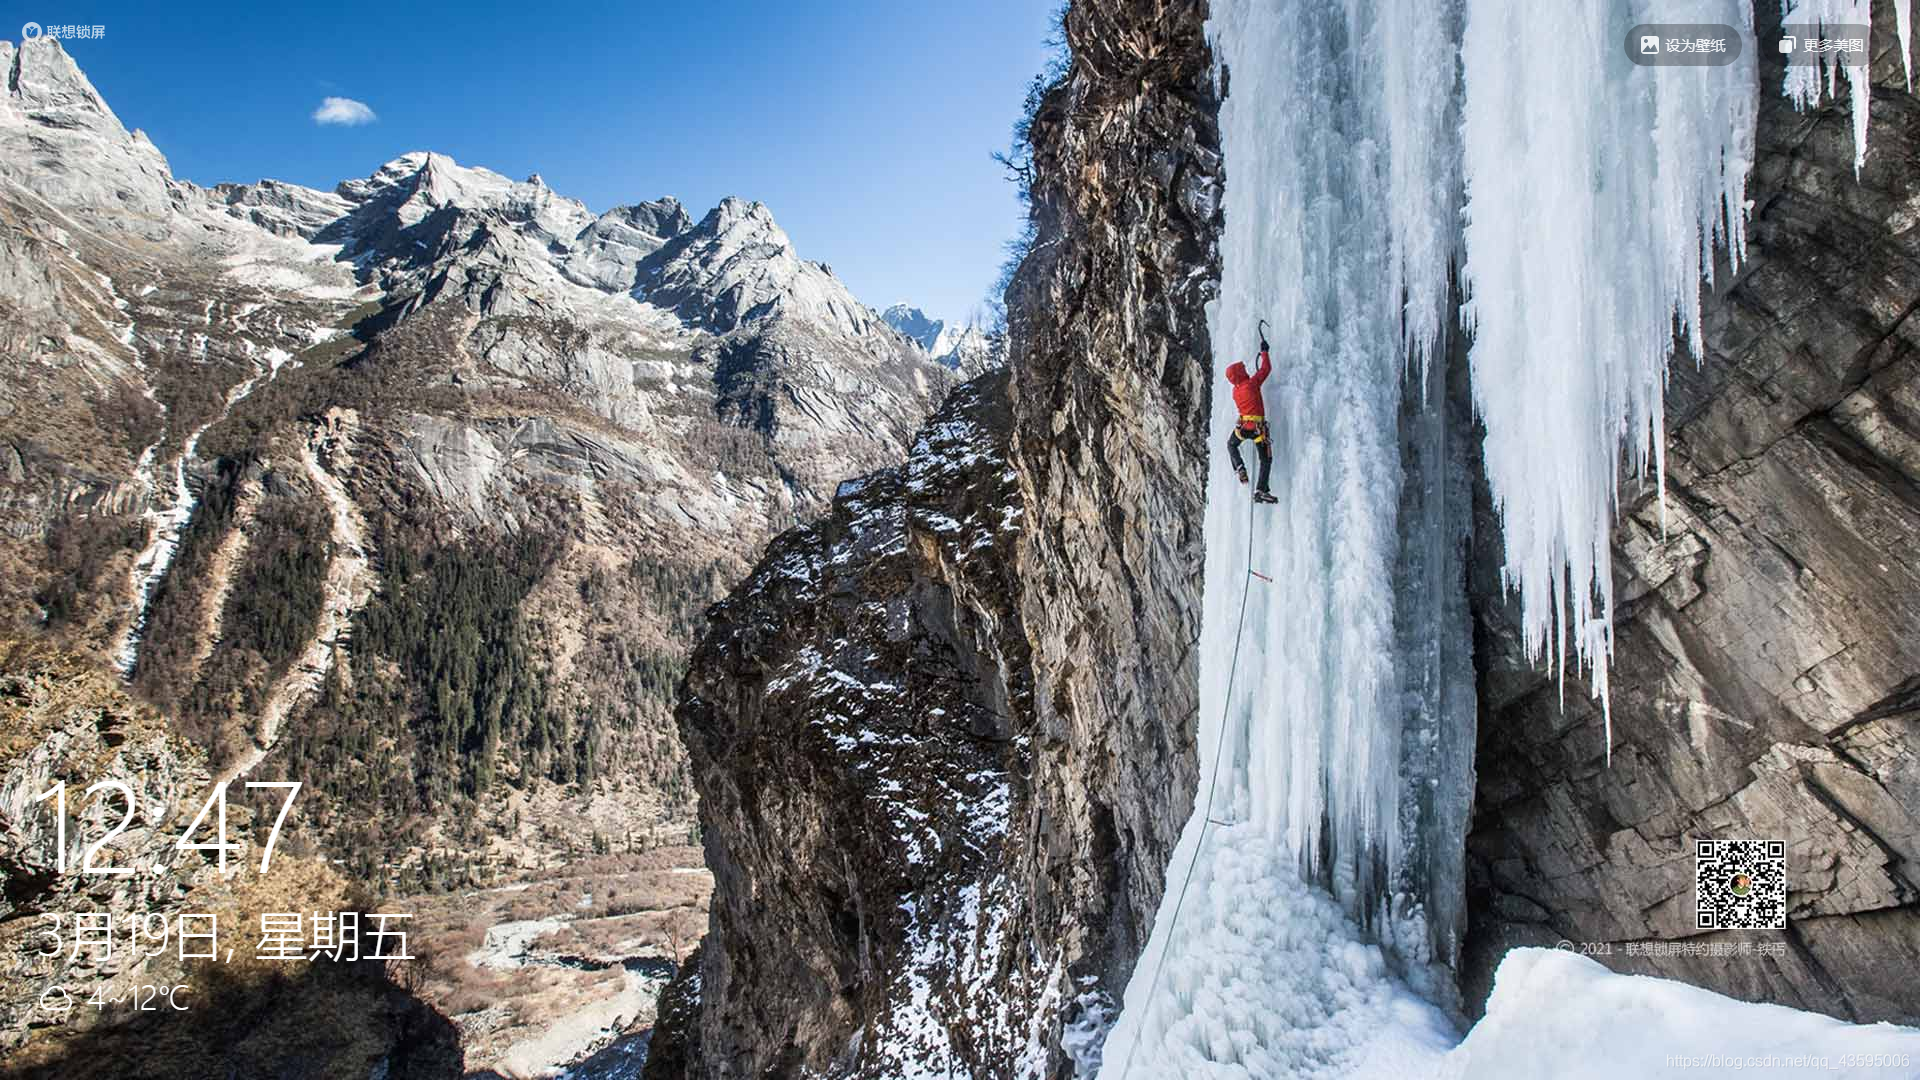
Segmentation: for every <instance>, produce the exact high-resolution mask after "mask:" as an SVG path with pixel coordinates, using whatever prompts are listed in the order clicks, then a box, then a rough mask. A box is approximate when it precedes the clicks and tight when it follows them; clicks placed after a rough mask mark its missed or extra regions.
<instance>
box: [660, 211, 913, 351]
mask: <svg viewBox="0 0 1920 1080" xmlns="http://www.w3.org/2000/svg"><path fill="white" fill-rule="evenodd" d="M634 294H635V295H636V296H639V297H640V298H642V299H644V300H647V301H649V302H651V303H653V304H655V305H657V306H659V307H662V308H665V309H668V310H671V311H673V312H675V313H676V314H678V315H679V316H680V317H681V318H682V319H684V320H686V321H687V322H689V323H692V324H695V325H699V326H704V327H706V328H708V329H710V330H714V331H716V332H719V333H726V332H728V331H730V330H733V329H735V328H736V327H738V326H740V325H741V324H742V323H747V322H753V321H757V320H760V319H766V318H772V317H775V316H778V315H790V316H793V317H796V318H800V319H803V320H805V321H807V322H812V323H815V324H817V325H821V326H827V327H832V328H836V329H839V330H841V331H844V332H846V333H849V334H865V333H867V332H869V331H870V330H871V329H872V328H873V327H874V326H875V325H877V320H876V319H875V318H874V315H873V312H872V310H871V309H869V308H868V307H867V306H866V305H864V304H862V303H860V301H858V300H856V299H854V296H853V294H852V293H850V292H848V291H847V287H846V286H845V285H844V284H842V283H841V282H840V279H839V278H836V277H834V276H833V272H832V271H831V270H829V269H827V267H825V266H824V265H822V264H820V263H817V262H812V261H809V260H806V259H802V258H800V257H799V256H798V255H797V254H795V252H794V250H793V241H792V240H791V239H789V238H788V236H787V233H786V230H784V229H782V228H781V227H780V225H779V223H778V222H776V221H774V220H773V212H772V211H771V210H768V209H767V207H766V204H764V203H760V202H749V201H747V200H745V199H742V198H739V197H737V196H732V195H730V196H728V197H727V198H725V199H722V200H721V201H720V205H718V206H716V207H714V208H713V209H712V210H710V211H708V212H707V216H706V217H704V218H702V219H701V220H700V223H699V224H698V225H696V226H694V227H693V228H691V229H688V230H686V231H685V232H683V233H681V234H680V235H678V236H676V237H674V238H673V240H672V241H671V242H670V243H668V244H667V246H665V247H663V248H661V249H660V251H659V252H657V253H656V254H655V255H654V256H652V257H651V258H649V259H648V260H647V263H646V264H645V265H644V266H642V267H641V268H640V277H639V284H638V285H637V286H636V287H635V289H634Z"/></svg>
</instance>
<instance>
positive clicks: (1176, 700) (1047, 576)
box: [1008, 0, 1222, 998]
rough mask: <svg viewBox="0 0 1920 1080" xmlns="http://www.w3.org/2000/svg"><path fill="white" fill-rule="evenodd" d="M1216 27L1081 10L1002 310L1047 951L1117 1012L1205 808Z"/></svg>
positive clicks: (1035, 837) (1160, 12)
mask: <svg viewBox="0 0 1920 1080" xmlns="http://www.w3.org/2000/svg"><path fill="white" fill-rule="evenodd" d="M1206 14H1207V10H1206V5H1205V4H1204V3H1200V2H1186V3H1165V4H1162V3H1143V2H1138V0H1082V2H1079V3H1075V4H1074V5H1073V6H1072V8H1071V10H1070V11H1069V12H1068V15H1067V19H1066V31H1067V41H1068V44H1069V45H1070V46H1071V47H1072V49H1073V67H1072V70H1071V72H1070V73H1069V75H1068V77H1067V79H1066V80H1065V82H1064V83H1063V84H1062V85H1061V86H1060V87H1059V88H1058V89H1057V90H1056V91H1055V92H1054V93H1053V94H1051V95H1050V96H1049V97H1048V98H1047V100H1046V102H1045V104H1044V106H1043V107H1042V109H1041V110H1040V113H1039V115H1038V116H1037V117H1036V118H1035V121H1034V124H1033V144H1034V174H1035V183H1034V191H1033V204H1034V213H1035V218H1036V222H1037V224H1038V226H1039V240H1038V242H1037V243H1036V244H1035V245H1034V250H1033V254H1032V255H1031V256H1029V257H1028V259H1027V261H1026V263H1025V264H1024V265H1023V266H1022V267H1021V270H1020V273H1019V275H1018V277H1017V278H1016V280H1015V281H1014V284H1013V287H1012V288H1011V289H1010V290H1009V291H1008V311H1009V314H1010V324H1011V330H1012V336H1013V342H1014V359H1013V373H1014V376H1013V390H1014V406H1015V411H1016V417H1017V420H1016V438H1015V444H1014V449H1015V460H1016V462H1017V464H1018V466H1019V472H1020V484H1021V490H1022V492H1023V494H1024V496H1025V499H1026V502H1027V503H1028V505H1029V506H1030V507H1031V508H1032V509H1031V523H1030V528H1029V529H1028V531H1027V534H1026V536H1025V538H1024V539H1023V541H1022V544H1021V548H1020V565H1019V577H1020V580H1021V582H1022V584H1023V586H1024V588H1025V600H1024V609H1025V614H1026V620H1027V627H1028V633H1029V635H1030V637H1031V638H1032V641H1033V658H1034V711H1035V723H1036V729H1035V730H1036V737H1035V742H1034V750H1033V770H1034V778H1033V788H1034V801H1033V803H1032V805H1031V806H1030V807H1029V808H1028V812H1027V817H1026V820H1025V821H1024V822H1023V826H1022V827H1023V828H1024V829H1025V830H1026V831H1027V835H1028V836H1029V838H1030V842H1029V843H1028V844H1027V845H1026V848H1025V851H1026V854H1027V857H1028V862H1027V864H1026V865H1025V867H1024V876H1025V880H1026V888H1027V889H1028V891H1029V893H1030V895H1031V896H1032V898H1033V904H1034V917H1035V920H1036V921H1035V927H1036V932H1037V937H1038V938H1039V940H1040V942H1041V944H1042V947H1043V948H1051V949H1056V950H1059V952H1060V954H1061V955H1062V956H1063V957H1064V958H1065V960H1066V963H1067V965H1068V968H1069V970H1070V971H1071V972H1072V973H1073V974H1074V975H1075V976H1077V977H1084V976H1095V977H1097V979H1098V982H1099V988H1100V989H1101V990H1103V991H1105V992H1106V993H1108V994H1110V995H1111V996H1113V997H1116V998H1117V997H1118V996H1119V994H1120V991H1121V990H1122V989H1123V988H1124V987H1125V985H1126V980H1127V977H1128V976H1129V975H1130V974H1131V972H1132V970H1133V963H1134V959H1135V957H1136V956H1137V955H1138V954H1139V952H1140V950H1141V949H1142V948H1143V947H1144V945H1145V943H1146V933H1147V928H1148V927H1149V926H1150V925H1151V921H1152V918H1153V913H1154V911H1155V909H1156V908H1157V907H1158V905H1159V902H1160V895H1161V890H1162V888H1163V885H1164V878H1165V874H1166V866H1167V858H1168V855H1169V853H1170V852H1171V850H1172V847H1173V843H1174V840H1175V839H1176V838H1177V836H1178V835H1179V831H1180V828H1181V826H1182V825H1183V824H1184V823H1185V822H1186V819H1187V815H1188V814H1189V813H1190V812H1191V810H1192V806H1193V791H1194V785H1195V782H1196V780H1197V777H1198V763H1197V761H1196V759H1195V756H1194V740H1195V736H1196V729H1195V721H1196V715H1197V709H1198V704H1199V702H1198V692H1199V689H1198V682H1199V675H1198V670H1199V669H1198V661H1197V659H1196V657H1195V654H1194V645H1195V643H1196V642H1197V641H1198V640H1199V636H1200V611H1201V576H1202V564H1203V552H1202V548H1201V544H1202V539H1203V538H1202V530H1203V522H1204V518H1205V513H1204V508H1205V502H1206V461H1207V451H1206V445H1205V444H1206V435H1207V407H1208V380H1209V379H1210V378H1211V376H1212V372H1213V370H1214V369H1213V363H1212V348H1211V344H1210V342H1209V340H1208V334H1207V326H1206V321H1205V313H1204V309H1203V305H1204V304H1205V303H1206V302H1207V301H1208V300H1209V299H1211V298H1212V295H1213V291H1214V290H1215V289H1216V287H1217V283H1218V281H1219V278H1220V266H1219V256H1218V252H1217V250H1216V243H1217V239H1218V236H1219V231H1220V227H1221V215H1220V211H1219V205H1220V190H1221V183H1222V167H1221V159H1220V139H1219V130H1218V126H1217V123H1216V115H1217V112H1218V106H1219V102H1218V98H1217V96H1216V93H1215V88H1214V86H1213V72H1212V54H1211V50H1210V49H1209V48H1208V47H1207V44H1206V40H1205V37H1204V26H1205V21H1206Z"/></svg>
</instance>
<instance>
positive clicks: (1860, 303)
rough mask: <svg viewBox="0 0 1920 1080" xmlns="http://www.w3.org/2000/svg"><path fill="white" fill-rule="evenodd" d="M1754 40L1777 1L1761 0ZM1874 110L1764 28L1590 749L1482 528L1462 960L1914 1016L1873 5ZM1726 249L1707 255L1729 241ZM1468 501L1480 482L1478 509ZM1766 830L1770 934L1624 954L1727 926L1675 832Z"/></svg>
mask: <svg viewBox="0 0 1920 1080" xmlns="http://www.w3.org/2000/svg"><path fill="white" fill-rule="evenodd" d="M1757 8H1758V9H1759V11H1758V14H1759V16H1760V18H1761V26H1760V28H1759V36H1760V39H1761V40H1763V41H1764V40H1769V34H1770V27H1769V25H1768V23H1769V22H1771V24H1772V26H1773V27H1777V25H1778V21H1779V12H1778V10H1777V9H1775V8H1768V7H1767V6H1766V5H1757ZM1875 8H1876V14H1877V15H1879V16H1881V18H1880V19H1879V21H1878V23H1877V24H1876V26H1875V27H1874V35H1873V43H1874V46H1875V58H1874V61H1873V67H1872V73H1873V84H1874V90H1873V108H1872V111H1871V119H1870V120H1869V128H1870V142H1869V144H1868V151H1867V157H1866V163H1865V167H1864V168H1863V169H1862V170H1861V171H1860V173H1859V174H1858V175H1857V176H1856V175H1855V173H1854V169H1853V156H1854V141H1853V129H1852V123H1853V118H1852V115H1851V113H1850V111H1849V110H1848V108H1847V107H1845V106H1844V105H1829V106H1827V107H1824V108H1821V109H1818V110H1815V111H1812V112H1808V113H1804V114H1803V113H1800V112H1796V111H1795V110H1794V108H1793V107H1792V105H1791V104H1790V103H1789V102H1788V101H1787V100H1786V99H1784V98H1783V97H1782V96H1781V95H1780V94H1779V93H1778V88H1779V83H1780V79H1781V77H1782V74H1783V71H1784V65H1783V64H1782V63H1781V62H1780V61H1779V59H1778V57H1777V56H1775V55H1774V54H1773V53H1772V52H1771V51H1770V50H1762V69H1761V72H1762V74H1761V83H1762V89H1761V94H1760V100H1761V102H1762V109H1761V115H1760V121H1759V129H1758V135H1757V147H1756V150H1757V153H1756V158H1755V167H1754V173H1753V178H1752V185H1751V187H1750V188H1749V193H1750V197H1751V198H1752V200H1753V214H1752V223H1751V225H1750V226H1749V229H1748V238H1749V246H1748V252H1747V259H1746V260H1745V261H1744V262H1743V263H1742V264H1741V265H1740V267H1739V268H1738V272H1737V274H1724V273H1723V275H1722V279H1721V285H1720V287H1719V288H1718V289H1717V290H1715V291H1713V292H1712V294H1711V295H1710V296H1708V297H1707V299H1706V305H1705V329H1706V342H1707V350H1708V351H1707V355H1706V356H1705V357H1704V358H1703V359H1702V361H1701V363H1700V364H1699V365H1698V367H1696V366H1695V365H1694V364H1692V363H1691V362H1690V361H1687V360H1686V359H1684V358H1682V359H1677V360H1676V361H1675V368H1674V379H1673V384H1672V386H1671V387H1670V389H1669V391H1668V394H1667V414H1668V422H1667V477H1666V491H1665V500H1664V503H1665V505H1664V514H1663V508H1662V506H1661V501H1660V500H1659V499H1658V498H1657V497H1656V493H1655V492H1654V491H1652V490H1651V489H1649V490H1646V491H1642V492H1640V493H1638V494H1637V495H1636V496H1635V497H1633V498H1630V499H1628V500H1626V501H1625V505H1624V507H1623V513H1622V516H1621V521H1620V524H1619V528H1618V530H1617V532H1616V534H1615V543H1614V567H1615V569H1614V574H1615V577H1616V580H1617V581H1618V582H1619V585H1620V595H1621V597H1622V603H1621V606H1620V610H1619V614H1618V620H1617V629H1616V637H1615V650H1616V652H1615V657H1614V662H1613V676H1612V678H1613V695H1612V713H1613V716H1612V720H1613V736H1614V739H1613V748H1612V761H1611V763H1609V762H1608V761H1607V760H1606V740H1605V736H1604V734H1603V720H1604V718H1603V716H1602V713H1601V710H1600V707H1599V705H1598V703H1597V702H1593V701H1591V700H1589V698H1588V694H1587V690H1586V687H1585V686H1584V685H1582V684H1581V683H1580V681H1579V680H1578V679H1575V678H1572V677H1569V678H1568V680H1567V683H1568V684H1567V686H1566V688H1565V693H1564V706H1563V705H1562V704H1561V701H1562V696H1563V695H1562V694H1561V692H1560V688H1559V687H1557V686H1556V685H1555V684H1554V683H1553V681H1552V680H1551V678H1550V676H1548V675H1546V674H1544V673H1542V672H1539V671H1537V670H1534V669H1532V668H1531V667H1529V666H1528V665H1526V664H1525V663H1524V661H1522V660H1521V659H1520V654H1519V652H1518V649H1517V645H1516V641H1515V638H1514V634H1515V631H1514V628H1513V623H1512V622H1511V612H1510V611H1508V610H1507V609H1506V608H1505V607H1504V606H1503V603H1502V598H1501V595H1500V591H1499V586H1498V581H1497V569H1496V568H1497V566H1498V562H1499V557H1500V556H1499V552H1498V550H1497V545H1498V532H1497V528H1498V526H1497V524H1494V523H1492V521H1491V519H1490V517H1488V516H1487V515H1486V514H1485V513H1484V512H1483V514H1482V517H1481V526H1480V528H1479V529H1478V532H1477V539H1478V543H1479V547H1480V560H1479V567H1480V573H1479V577H1478V580H1477V581H1476V588H1475V598H1476V609H1477V612H1478V625H1479V631H1478V635H1477V636H1478V641H1477V649H1476V652H1477V653H1478V662H1479V666H1480V670H1481V679H1480V683H1481V710H1480V740H1479V750H1478V761H1477V768H1478V771H1479V775H1480V783H1479V790H1478V793H1477V798H1476V807H1475V816H1474V825H1473V829H1472V832H1471V834H1470V836H1469V840H1468V849H1469V859H1470V872H1471V874H1472V885H1471V890H1470V893H1469V906H1470V912H1471V923H1472V925H1471V931H1470V935H1469V940H1468V943H1467V953H1468V955H1467V958H1466V963H1465V968H1464V970H1463V973H1462V974H1463V978H1464V981H1465V982H1466V984H1467V989H1468V991H1469V993H1468V997H1469V1000H1470V1001H1477V1000H1480V999H1482V998H1484V995H1485V992H1486V986H1487V980H1488V978H1489V977H1490V974H1491V971H1492V965H1493V964H1494V963H1496V962H1497V960H1498V958H1499V955H1500V954H1501V953H1502V952H1504V950H1505V948H1506V947H1508V946H1510V945H1515V944H1545V945H1552V944H1554V943H1555V942H1556V941H1558V940H1569V941H1573V942H1575V943H1588V942H1591V943H1596V944H1598V945H1600V946H1602V947H1610V948H1611V955H1606V956H1601V957H1600V959H1602V960H1603V961H1604V962H1606V963H1607V964H1608V965H1609V966H1612V967H1616V968H1618V969H1621V970H1629V971H1638V972H1648V973H1653V974H1660V975H1666V976H1670V977H1674V978H1679V979H1683V980H1685V981H1687V982H1691V983H1695V984H1698V985H1702V986H1706V987H1709V988H1711V989H1714V990H1718V991H1721V992H1722V993H1726V994H1730V995H1732V996H1734V997H1739V998H1744V999H1748V1000H1762V1001H1774V1002H1780V1003H1783V1004H1788V1005H1793V1006H1795V1007H1798V1008H1803V1009H1813V1010H1817V1011H1820V1012H1827V1013H1831V1014H1833V1015H1836V1016H1840V1017H1843V1018H1847V1019H1857V1020H1868V1021H1871V1020H1896V1021H1901V1022H1905V1023H1908V1024H1912V1023H1915V1022H1916V1021H1920V986H1917V985H1916V984H1915V982H1914V981H1913V979H1912V978H1911V977H1910V973H1911V972H1913V971H1914V970H1916V969H1917V968H1920V906H1917V905H1920V847H1917V846H1916V843H1917V840H1916V838H1920V764H1916V763H1917V762H1920V720H1917V719H1916V712H1915V709H1916V707H1917V706H1920V698H1917V697H1916V695H1915V687H1916V674H1917V673H1920V640H1916V638H1915V637H1914V634H1913V630H1914V627H1915V626H1916V625H1920V564H1917V563H1916V561H1915V559H1914V557H1913V547H1914V544H1913V541H1914V538H1915V537H1916V536H1920V486H1917V485H1920V442H1916V441H1915V440H1916V433H1920V396H1916V387H1920V353H1916V344H1920V326H1916V324H1915V323H1914V322H1913V321H1912V319H1911V315H1912V314H1913V312H1914V310H1915V308H1916V306H1920V290H1917V289H1916V285H1915V283H1916V282H1920V230H1916V229H1915V228H1914V225H1915V222H1916V216H1915V207H1916V206H1920V174H1916V173H1915V172H1914V170H1913V168H1912V166H1911V162H1912V158H1913V155H1914V153H1915V147H1916V140H1920V102H1916V100H1915V99H1914V98H1913V96H1912V95H1910V94H1909V93H1908V91H1907V86H1906V75H1905V72H1904V70H1903V66H1902V64H1901V61H1900V56H1899V48H1898V44H1897V43H1898V40H1899V39H1898V37H1897V36H1896V33H1895V28H1894V26H1893V14H1892V5H1886V4H1881V5H1875ZM1722 269H1723V271H1724V270H1726V269H1727V268H1725V267H1723V268H1722ZM1483 511H1484V507H1483ZM1704 837H1717V838H1723V839H1724V838H1734V839H1740V838H1745V839H1765V840H1783V841H1786V842H1787V869H1788V876H1789V890H1790V891H1789V896H1788V924H1787V927H1788V928H1787V931H1786V934H1785V941H1786V944H1787V945H1788V949H1787V951H1786V953H1785V955H1784V956H1760V955H1753V954H1748V955H1740V954H1737V953H1736V954H1735V955H1732V956H1712V955H1708V956H1699V955H1695V956H1688V955H1684V954H1683V955H1680V956H1662V957H1646V956H1629V955H1627V953H1626V946H1627V944H1628V943H1630V942H1631V943H1639V942H1643V941H1655V940H1658V941H1678V940H1681V939H1685V940H1686V941H1687V942H1690V943H1693V944H1699V945H1708V944H1735V943H1739V942H1747V943H1749V944H1751V943H1753V942H1755V941H1761V940H1774V938H1775V935H1764V936H1763V935H1756V934H1752V933H1747V934H1737V933H1731V932H1719V933H1713V932H1703V931H1700V930H1698V929H1697V928H1696V922H1695V914H1696V912H1695V906H1694V883H1693V867H1694V851H1693V844H1692V841H1693V840H1694V839H1696V838H1704Z"/></svg>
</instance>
